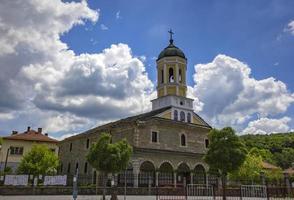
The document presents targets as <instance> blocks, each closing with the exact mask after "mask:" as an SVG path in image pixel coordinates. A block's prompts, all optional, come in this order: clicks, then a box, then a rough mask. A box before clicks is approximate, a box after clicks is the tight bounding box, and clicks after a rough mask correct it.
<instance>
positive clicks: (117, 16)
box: [115, 11, 121, 19]
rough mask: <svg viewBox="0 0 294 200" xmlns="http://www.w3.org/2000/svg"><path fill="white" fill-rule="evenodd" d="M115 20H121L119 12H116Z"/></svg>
mask: <svg viewBox="0 0 294 200" xmlns="http://www.w3.org/2000/svg"><path fill="white" fill-rule="evenodd" d="M115 18H116V19H120V18H121V16H120V11H117V12H116V13H115Z"/></svg>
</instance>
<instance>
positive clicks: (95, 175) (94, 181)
mask: <svg viewBox="0 0 294 200" xmlns="http://www.w3.org/2000/svg"><path fill="white" fill-rule="evenodd" d="M96 179H97V172H96V171H94V173H93V181H92V182H93V184H94V185H96Z"/></svg>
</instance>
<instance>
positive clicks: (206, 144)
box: [205, 139, 209, 148]
mask: <svg viewBox="0 0 294 200" xmlns="http://www.w3.org/2000/svg"><path fill="white" fill-rule="evenodd" d="M208 147H209V140H208V139H205V148H208Z"/></svg>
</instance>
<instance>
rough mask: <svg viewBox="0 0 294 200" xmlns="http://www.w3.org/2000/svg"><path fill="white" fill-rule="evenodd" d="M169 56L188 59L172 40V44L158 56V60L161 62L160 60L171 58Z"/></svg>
mask: <svg viewBox="0 0 294 200" xmlns="http://www.w3.org/2000/svg"><path fill="white" fill-rule="evenodd" d="M169 56H179V57H181V58H184V59H186V56H185V54H184V52H183V51H182V50H181V49H179V48H178V47H176V46H175V45H174V44H173V41H172V40H171V41H170V44H169V45H168V46H167V47H166V48H165V49H163V50H162V51H161V52H160V54H159V55H158V58H157V60H159V59H161V58H163V57H169Z"/></svg>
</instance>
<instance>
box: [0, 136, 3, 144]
mask: <svg viewBox="0 0 294 200" xmlns="http://www.w3.org/2000/svg"><path fill="white" fill-rule="evenodd" d="M2 143H3V138H2V137H0V145H2Z"/></svg>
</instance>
